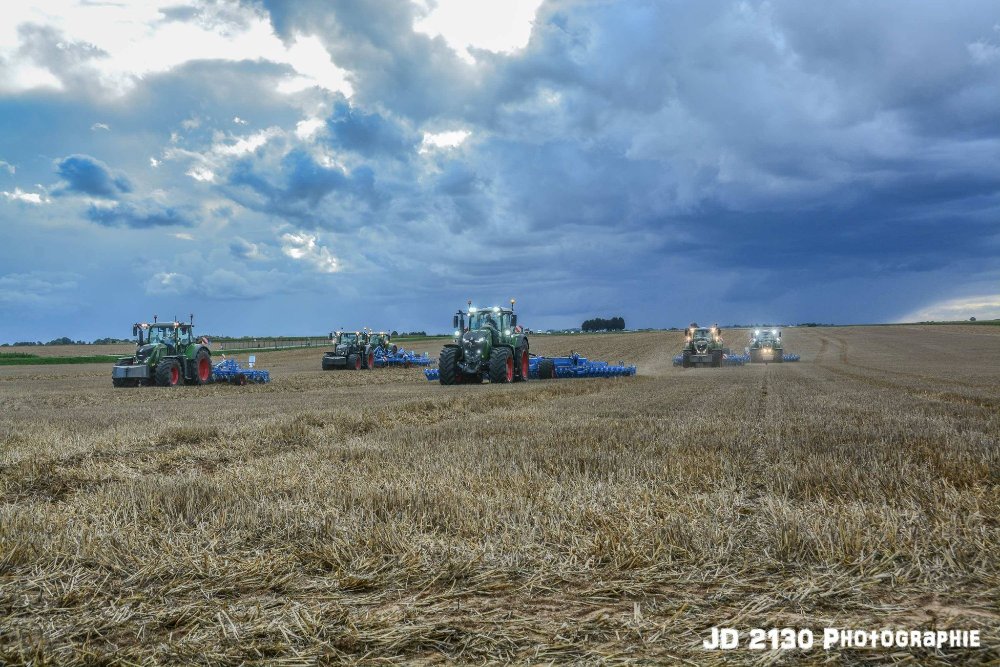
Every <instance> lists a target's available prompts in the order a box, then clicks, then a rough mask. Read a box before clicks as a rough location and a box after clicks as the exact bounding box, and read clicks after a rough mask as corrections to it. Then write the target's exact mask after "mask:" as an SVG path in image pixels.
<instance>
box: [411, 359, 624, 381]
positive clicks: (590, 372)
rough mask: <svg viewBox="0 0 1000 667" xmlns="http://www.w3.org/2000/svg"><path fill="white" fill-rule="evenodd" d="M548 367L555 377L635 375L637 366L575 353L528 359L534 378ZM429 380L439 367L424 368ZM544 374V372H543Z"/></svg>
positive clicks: (529, 369) (433, 377) (432, 379)
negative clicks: (593, 358) (588, 357)
mask: <svg viewBox="0 0 1000 667" xmlns="http://www.w3.org/2000/svg"><path fill="white" fill-rule="evenodd" d="M546 367H547V368H548V369H549V370H548V371H547V372H550V373H552V375H550V376H549V377H555V378H607V377H622V376H631V375H635V373H636V367H635V366H630V365H626V364H625V363H624V362H619V363H617V364H609V363H608V362H606V361H590V360H589V359H587V358H586V357H581V356H580V355H578V354H574V355H571V356H568V357H531V358H530V359H529V360H528V377H529V378H531V379H533V380H538V379H541V378H540V377H539V369H540V368H546ZM424 375H425V376H427V379H428V380H431V381H434V380H437V379H438V377H439V376H438V369H436V368H428V369H426V370H424ZM543 375H544V372H543Z"/></svg>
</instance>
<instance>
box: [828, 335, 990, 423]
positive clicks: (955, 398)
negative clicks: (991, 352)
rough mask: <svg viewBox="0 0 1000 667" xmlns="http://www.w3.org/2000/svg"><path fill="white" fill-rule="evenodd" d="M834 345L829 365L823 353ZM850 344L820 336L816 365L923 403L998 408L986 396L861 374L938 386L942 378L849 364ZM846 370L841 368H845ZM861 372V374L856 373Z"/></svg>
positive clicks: (965, 385)
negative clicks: (915, 385) (920, 400)
mask: <svg viewBox="0 0 1000 667" xmlns="http://www.w3.org/2000/svg"><path fill="white" fill-rule="evenodd" d="M830 342H833V343H835V344H836V347H837V349H836V353H837V356H838V361H839V363H838V364H834V363H830V362H828V361H826V360H825V356H826V353H827V352H828V351H829V350H828V347H829V343H830ZM849 346H850V345H849V343H848V342H847V341H846V340H844V339H843V338H840V337H837V336H832V337H831V338H827V337H825V336H821V337H820V351H819V353H818V354H817V355H816V361H815V363H816V365H817V366H819V367H821V368H823V369H824V370H826V371H829V372H831V373H834V374H835V375H838V376H840V377H844V378H849V379H851V380H856V381H859V382H862V383H864V384H867V385H870V386H872V387H880V388H883V389H891V390H894V391H901V392H903V393H906V394H909V395H910V396H913V397H915V398H920V399H924V400H931V401H935V400H936V401H942V402H945V403H952V404H956V403H958V404H964V405H971V406H974V407H977V408H983V409H997V408H1000V400H997V399H991V398H987V397H977V396H965V395H962V394H958V393H955V392H949V391H928V390H923V389H918V388H915V387H913V386H912V385H910V384H907V383H902V382H894V381H893V380H891V379H889V377H877V376H875V375H872V374H871V373H870V372H869V373H866V372H864V371H874V372H877V373H879V374H883V375H884V376H895V377H898V378H900V379H902V378H912V379H915V380H918V381H921V382H923V383H925V384H933V383H940V382H941V380H942V378H934V377H930V376H927V375H921V374H919V373H907V372H904V371H893V370H889V369H885V368H878V367H873V366H865V365H862V364H856V363H851V361H850V356H849V353H848V349H849ZM845 366H846V367H847V368H844V367H845ZM848 369H857V371H852V370H848ZM858 371H861V372H858ZM947 381H948V382H949V383H950V384H953V385H957V386H961V387H966V388H968V389H974V390H982V389H983V387H981V386H977V385H974V384H971V383H967V382H958V381H952V380H947Z"/></svg>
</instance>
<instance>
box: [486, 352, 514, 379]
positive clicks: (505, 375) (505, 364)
mask: <svg viewBox="0 0 1000 667" xmlns="http://www.w3.org/2000/svg"><path fill="white" fill-rule="evenodd" d="M513 381H514V355H513V354H511V351H510V348H509V347H498V348H496V349H495V350H493V352H491V353H490V382H491V383H493V382H496V383H506V382H513Z"/></svg>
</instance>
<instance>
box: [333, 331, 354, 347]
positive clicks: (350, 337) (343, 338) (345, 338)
mask: <svg viewBox="0 0 1000 667" xmlns="http://www.w3.org/2000/svg"><path fill="white" fill-rule="evenodd" d="M357 340H358V334H356V333H342V334H340V336H339V340H338V341H337V342H338V343H340V344H342V345H354V343H355V342H356V341H357Z"/></svg>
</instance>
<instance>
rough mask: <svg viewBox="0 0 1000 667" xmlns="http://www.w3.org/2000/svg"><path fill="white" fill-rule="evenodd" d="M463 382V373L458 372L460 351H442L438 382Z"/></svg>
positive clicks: (450, 349) (449, 349) (450, 348)
mask: <svg viewBox="0 0 1000 667" xmlns="http://www.w3.org/2000/svg"><path fill="white" fill-rule="evenodd" d="M461 381H462V372H461V371H460V370H458V349H456V348H454V347H446V348H444V349H443V350H441V357H440V359H438V382H440V383H441V384H459V383H461Z"/></svg>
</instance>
